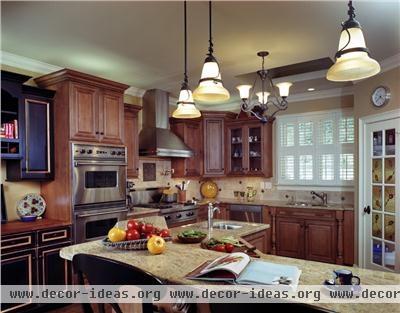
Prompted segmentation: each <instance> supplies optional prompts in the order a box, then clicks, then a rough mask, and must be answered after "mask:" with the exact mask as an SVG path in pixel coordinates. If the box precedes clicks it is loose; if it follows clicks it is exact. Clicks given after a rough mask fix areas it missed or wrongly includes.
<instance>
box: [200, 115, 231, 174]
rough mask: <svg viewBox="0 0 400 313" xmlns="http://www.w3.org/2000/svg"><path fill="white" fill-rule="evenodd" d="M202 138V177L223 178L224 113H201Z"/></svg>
mask: <svg viewBox="0 0 400 313" xmlns="http://www.w3.org/2000/svg"><path fill="white" fill-rule="evenodd" d="M202 116H203V138H204V140H203V141H204V173H203V176H204V177H221V176H225V118H226V113H222V112H202Z"/></svg>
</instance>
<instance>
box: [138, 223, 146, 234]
mask: <svg viewBox="0 0 400 313" xmlns="http://www.w3.org/2000/svg"><path fill="white" fill-rule="evenodd" d="M138 231H139V233H141V234H144V233H146V224H143V223H139V229H138Z"/></svg>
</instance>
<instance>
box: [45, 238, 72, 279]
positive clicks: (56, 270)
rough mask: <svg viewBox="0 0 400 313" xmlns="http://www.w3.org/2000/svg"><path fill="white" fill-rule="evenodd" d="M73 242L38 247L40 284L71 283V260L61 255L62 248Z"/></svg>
mask: <svg viewBox="0 0 400 313" xmlns="http://www.w3.org/2000/svg"><path fill="white" fill-rule="evenodd" d="M69 245H71V243H64V244H61V245H52V246H48V247H44V248H39V249H38V268H39V284H40V285H69V284H71V283H72V268H71V262H70V261H68V260H66V259H63V258H61V257H60V249H61V248H63V247H67V246H69Z"/></svg>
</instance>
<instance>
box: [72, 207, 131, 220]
mask: <svg viewBox="0 0 400 313" xmlns="http://www.w3.org/2000/svg"><path fill="white" fill-rule="evenodd" d="M124 212H128V209H126V210H117V211H106V212H101V213H88V214H77V215H76V217H78V218H82V217H90V216H99V215H106V214H113V213H124Z"/></svg>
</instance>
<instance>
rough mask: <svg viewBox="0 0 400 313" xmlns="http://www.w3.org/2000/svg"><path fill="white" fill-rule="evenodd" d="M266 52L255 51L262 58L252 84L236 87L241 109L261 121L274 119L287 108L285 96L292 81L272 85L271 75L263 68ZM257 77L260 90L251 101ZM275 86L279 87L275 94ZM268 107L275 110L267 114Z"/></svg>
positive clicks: (287, 94)
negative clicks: (260, 65)
mask: <svg viewBox="0 0 400 313" xmlns="http://www.w3.org/2000/svg"><path fill="white" fill-rule="evenodd" d="M268 54H269V52H267V51H260V52H258V53H257V55H258V56H259V57H261V58H262V68H261V70H259V71H257V75H256V78H255V80H254V83H253V85H240V86H237V87H236V88H237V89H238V90H239V94H240V98H241V99H242V104H241V110H242V111H244V112H250V113H251V114H252V115H254V116H255V117H257V118H258V119H259V120H260V121H261V122H263V123H267V122H272V121H273V120H274V119H275V114H276V113H278V112H279V111H284V110H286V109H287V106H288V102H287V100H286V98H287V97H288V96H289V88H290V86H292V83H289V82H282V83H279V84H276V85H274V83H273V82H272V78H271V76H270V75H268V70H266V69H264V58H265V57H266V56H267V55H268ZM258 78H260V80H261V91H260V92H257V93H256V96H257V98H258V101H257V100H255V101H252V99H253V97H254V93H255V89H256V84H257V81H258ZM266 83H267V84H268V86H269V87H268V91H267V86H265V84H266ZM277 88H278V89H279V95H278V94H277V90H276V89H277ZM250 89H253V92H252V94H250ZM270 107H274V108H275V111H274V112H273V113H272V114H270V115H268V109H269V108H270Z"/></svg>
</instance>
